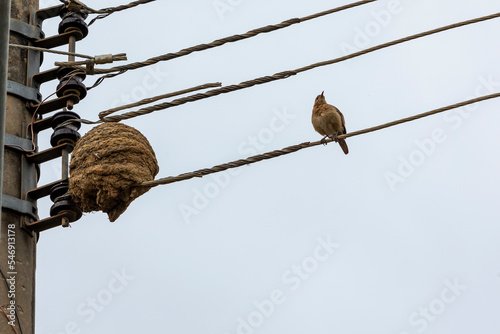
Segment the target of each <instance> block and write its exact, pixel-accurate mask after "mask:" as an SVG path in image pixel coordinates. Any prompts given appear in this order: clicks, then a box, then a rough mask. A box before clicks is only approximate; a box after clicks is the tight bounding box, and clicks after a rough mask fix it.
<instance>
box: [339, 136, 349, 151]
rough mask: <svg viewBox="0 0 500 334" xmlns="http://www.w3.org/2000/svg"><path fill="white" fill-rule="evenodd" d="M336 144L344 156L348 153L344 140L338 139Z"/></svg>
mask: <svg viewBox="0 0 500 334" xmlns="http://www.w3.org/2000/svg"><path fill="white" fill-rule="evenodd" d="M338 143H339V145H340V147H341V148H342V151H344V153H345V154H348V153H349V148H348V147H347V143H346V142H345V139H339V140H338Z"/></svg>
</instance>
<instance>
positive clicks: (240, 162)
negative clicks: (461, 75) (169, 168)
mask: <svg viewBox="0 0 500 334" xmlns="http://www.w3.org/2000/svg"><path fill="white" fill-rule="evenodd" d="M498 97H500V93H495V94H491V95H486V96H481V97H478V98H475V99H471V100H468V101H464V102H460V103H456V104H452V105H449V106H446V107H442V108H439V109H434V110H431V111H428V112H425V113H421V114H418V115H414V116H410V117H406V118H402V119H399V120H396V121H393V122H389V123H385V124H381V125H378V126H374V127H370V128H367V129H363V130H359V131H354V132H350V133H347V134H344V135H340V136H338V137H337V139H345V138H349V137H354V136H359V135H361V134H365V133H369V132H374V131H378V130H381V129H385V128H388V127H391V126H395V125H399V124H403V123H406V122H411V121H414V120H417V119H419V118H423V117H428V116H431V115H435V114H438V113H442V112H445V111H448V110H451V109H455V108H460V107H463V106H466V105H469V104H473V103H477V102H481V101H486V100H489V99H493V98H498ZM332 141H335V140H334V139H331V138H328V139H326V140H324V141H323V140H319V141H315V142H304V143H301V144H298V145H293V146H288V147H285V148H283V149H281V150H275V151H271V152H267V153H263V154H258V155H254V156H251V157H249V158H246V159H240V160H236V161H232V162H228V163H225V164H221V165H217V166H214V167H212V168H205V169H200V170H197V171H194V172H190V173H183V174H180V175H177V176H169V177H165V178H161V179H158V180H153V181H147V182H143V183H141V184H138V185H137V186H138V187H149V188H153V187H156V186H159V185H165V184H170V183H174V182H179V181H183V180H189V179H192V178H195V177H203V176H206V175H209V174H213V173H218V172H222V171H225V170H227V169H231V168H237V167H241V166H245V165H249V164H252V163H256V162H259V161H262V160H267V159H272V158H277V157H279V156H282V155H286V154H290V153H294V152H297V151H299V150H302V149H304V148H309V147H314V146H318V145H322V144H326V143H329V142H332Z"/></svg>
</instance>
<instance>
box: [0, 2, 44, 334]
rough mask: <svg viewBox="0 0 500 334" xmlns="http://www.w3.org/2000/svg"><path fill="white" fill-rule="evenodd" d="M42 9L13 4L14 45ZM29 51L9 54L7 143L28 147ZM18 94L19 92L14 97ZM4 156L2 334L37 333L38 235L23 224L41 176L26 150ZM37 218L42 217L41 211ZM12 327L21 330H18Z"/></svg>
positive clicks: (0, 230) (0, 251)
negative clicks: (32, 190) (29, 198)
mask: <svg viewBox="0 0 500 334" xmlns="http://www.w3.org/2000/svg"><path fill="white" fill-rule="evenodd" d="M0 1H2V2H7V0H0ZM2 7H3V6H2ZM37 9H38V0H11V16H10V17H11V22H10V30H11V34H10V43H14V44H23V45H27V44H28V38H27V37H26V35H27V34H28V35H29V33H30V31H33V30H34V29H31V26H29V23H30V17H31V16H32V14H33V13H34V11H35V10H37ZM14 27H15V28H14ZM33 28H34V27H33ZM30 29H31V30H30ZM23 35H24V36H23ZM29 52H33V51H27V50H24V49H19V48H10V49H9V57H8V80H9V81H8V87H9V94H8V95H7V99H6V121H5V133H6V136H5V144H14V143H23V144H26V138H29V140H30V141H31V136H30V134H29V132H28V131H27V125H28V124H30V122H31V117H32V113H31V112H30V111H28V110H27V108H26V106H27V101H26V99H25V98H22V97H20V96H19V95H23V94H25V95H26V94H29V93H30V92H31V93H33V92H34V90H32V89H31V90H30V89H29V87H30V82H29V75H30V74H31V75H32V74H33V73H30V71H31V72H32V71H33V65H34V64H33V62H32V61H31V59H33V58H30V57H29ZM38 56H39V55H38ZM35 66H36V62H35ZM38 67H39V63H38ZM38 69H39V68H38ZM24 87H26V88H28V89H25V88H24ZM12 91H15V92H17V93H15V94H13V93H12ZM2 112H3V110H2ZM35 142H36V138H35ZM4 154H5V157H4V170H3V199H2V214H1V226H0V269H1V273H0V280H1V282H0V305H1V306H2V308H3V309H4V311H5V312H6V314H7V317H6V316H5V315H4V314H3V313H0V333H1V334H8V333H15V332H17V333H19V334H21V333H23V334H33V333H34V319H35V266H36V241H37V240H36V239H37V236H36V234H35V233H32V232H27V231H26V230H25V229H22V228H21V221H22V219H26V217H27V216H29V215H28V214H27V213H26V207H29V205H28V206H27V205H26V204H27V202H26V201H23V200H25V198H24V196H25V194H26V191H27V190H29V188H32V187H33V186H34V185H36V178H37V175H36V169H35V168H33V166H28V162H27V161H26V158H25V155H24V154H23V152H22V151H19V150H14V149H9V148H6V149H5V151H4ZM23 207H24V209H23ZM35 211H36V210H35ZM33 214H35V215H36V212H33ZM2 276H3V277H2ZM12 325H13V326H15V327H14V328H12Z"/></svg>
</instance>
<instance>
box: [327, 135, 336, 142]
mask: <svg viewBox="0 0 500 334" xmlns="http://www.w3.org/2000/svg"><path fill="white" fill-rule="evenodd" d="M337 136H338V135H337V134H334V135H331V136H328V137H329V138H330V139H331V140H333V141H334V142H338V138H337Z"/></svg>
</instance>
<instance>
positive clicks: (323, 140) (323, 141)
mask: <svg viewBox="0 0 500 334" xmlns="http://www.w3.org/2000/svg"><path fill="white" fill-rule="evenodd" d="M326 138H328V136H324V137H323V139H321V141H320V142H321V144H323V145H326V144H328V143H327V142H326Z"/></svg>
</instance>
